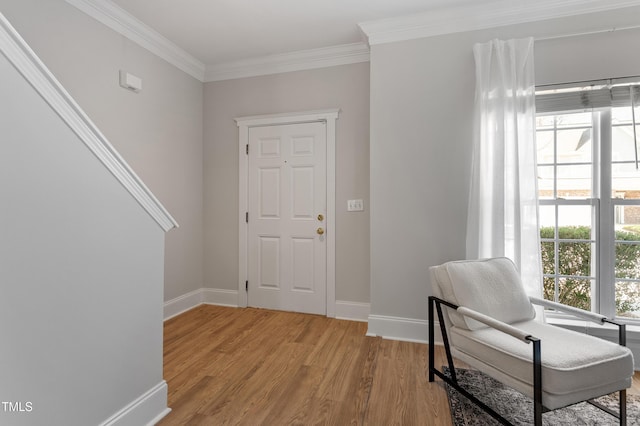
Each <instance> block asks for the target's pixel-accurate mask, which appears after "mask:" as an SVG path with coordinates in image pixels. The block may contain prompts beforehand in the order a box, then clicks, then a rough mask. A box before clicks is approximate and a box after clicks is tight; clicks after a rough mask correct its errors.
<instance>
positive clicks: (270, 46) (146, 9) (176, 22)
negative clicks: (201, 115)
mask: <svg viewBox="0 0 640 426" xmlns="http://www.w3.org/2000/svg"><path fill="white" fill-rule="evenodd" d="M113 2H114V3H116V4H117V5H118V6H120V7H121V8H122V9H124V10H126V11H127V12H129V13H130V14H131V15H133V16H134V17H136V18H137V19H139V20H140V21H142V22H144V23H145V24H146V25H148V26H149V27H151V28H152V29H154V30H156V31H157V32H158V33H160V34H161V35H163V36H164V37H166V38H167V39H169V40H171V41H172V42H173V43H175V44H177V45H178V46H179V47H181V48H182V49H184V50H185V51H187V52H189V53H190V54H191V55H193V56H194V57H196V58H197V59H198V60H200V61H201V62H203V63H204V64H206V65H208V66H212V65H214V66H215V65H220V64H225V63H229V62H237V61H241V60H246V59H250V58H255V57H263V56H268V55H274V54H283V53H289V52H296V51H302V50H308V49H318V48H324V47H330V46H336V45H343V44H350V43H358V42H363V41H364V38H363V36H362V34H361V32H360V30H359V28H358V23H360V22H365V21H372V20H378V19H382V18H389V17H398V16H403V15H408V14H414V13H416V12H425V11H429V10H432V9H437V8H442V7H445V6H446V7H448V8H450V7H452V6H456V5H464V4H470V3H477V2H478V0H320V1H317V0H316V1H311V0H156V1H151V0H113Z"/></svg>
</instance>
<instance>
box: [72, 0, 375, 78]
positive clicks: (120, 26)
mask: <svg viewBox="0 0 640 426" xmlns="http://www.w3.org/2000/svg"><path fill="white" fill-rule="evenodd" d="M66 1H67V3H69V4H71V5H72V6H74V7H76V8H78V9H79V10H81V11H82V12H84V13H86V14H87V15H89V16H91V17H92V18H94V19H96V20H97V21H99V22H101V23H102V24H104V25H106V26H107V27H109V28H111V29H112V30H113V31H115V32H116V33H118V34H121V35H123V36H125V37H126V38H128V39H129V40H131V41H132V42H134V43H137V44H138V45H140V46H141V47H143V48H145V49H147V50H148V51H149V52H151V53H153V54H154V55H157V56H159V57H160V58H162V59H164V60H165V61H167V62H169V63H170V64H172V65H173V66H175V67H176V68H178V69H180V70H182V71H184V72H186V73H187V74H189V75H190V76H192V77H194V78H196V79H198V80H199V81H201V82H210V81H221V80H230V79H234V78H244V77H253V76H259V75H268V74H278V73H283V72H290V71H301V70H308V69H315V68H324V67H332V66H336V65H347V64H355V63H358V62H368V61H369V46H368V45H367V44H366V43H350V44H342V45H337V46H329V47H321V48H317V49H308V50H301V51H297V52H288V53H282V54H276V55H267V56H260V57H255V58H249V59H244V60H240V61H234V62H227V63H222V64H209V65H206V64H204V63H203V62H202V61H200V60H199V59H197V58H196V57H194V56H193V55H191V54H190V53H188V52H187V51H185V50H184V49H182V48H181V47H179V46H178V45H176V44H175V43H173V42H172V41H171V40H169V39H167V38H166V37H164V36H163V35H161V34H160V33H159V32H157V31H156V30H154V29H153V28H151V27H149V26H148V25H146V24H145V23H144V22H142V21H140V20H139V19H138V18H136V17H135V16H133V15H131V14H130V13H129V12H127V11H126V10H124V9H123V8H121V7H120V6H118V5H117V4H116V3H114V2H113V1H111V0H66Z"/></svg>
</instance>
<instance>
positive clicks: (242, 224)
mask: <svg viewBox="0 0 640 426" xmlns="http://www.w3.org/2000/svg"><path fill="white" fill-rule="evenodd" d="M339 113H340V109H339V108H333V109H327V110H315V111H303V112H293V113H284V114H269V115H257V116H249V117H238V118H236V119H235V120H236V124H237V125H238V127H239V130H238V131H239V138H238V142H239V143H238V162H239V164H238V169H239V175H238V176H239V188H238V191H239V197H238V198H239V203H238V204H239V205H238V228H239V233H238V234H239V235H238V239H239V242H238V306H239V307H241V308H244V307H246V306H247V293H246V291H245V282H246V280H247V276H248V270H247V267H248V263H247V262H248V261H247V228H248V227H247V223H246V221H245V212H247V211H248V208H249V202H248V196H249V194H248V192H249V182H248V174H249V156H248V155H247V154H246V151H245V149H246V145H247V144H248V143H249V128H251V127H258V126H272V125H282V124H294V123H306V122H312V121H325V122H326V123H327V219H326V220H327V226H326V233H325V238H326V239H325V241H326V244H327V287H326V291H327V296H326V297H327V302H326V306H327V316H328V317H330V318H333V317H335V316H336V298H335V295H336V271H335V257H336V241H335V240H336V236H335V214H336V211H335V198H336V185H335V182H336V181H335V170H336V169H335V161H336V156H335V153H336V120H337V119H338V115H339Z"/></svg>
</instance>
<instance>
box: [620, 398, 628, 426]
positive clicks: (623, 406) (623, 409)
mask: <svg viewBox="0 0 640 426" xmlns="http://www.w3.org/2000/svg"><path fill="white" fill-rule="evenodd" d="M619 397H620V426H627V390H626V389H622V390H621V391H620V392H619Z"/></svg>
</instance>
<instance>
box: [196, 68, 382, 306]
mask: <svg viewBox="0 0 640 426" xmlns="http://www.w3.org/2000/svg"><path fill="white" fill-rule="evenodd" d="M204 96H205V102H204V103H205V107H204V111H205V112H204V117H205V127H204V194H205V195H204V211H205V250H204V257H205V262H204V263H205V286H206V287H210V288H217V289H229V290H236V289H237V288H238V128H237V126H236V123H235V122H234V118H235V117H240V116H248V115H259V114H273V113H282V112H295V111H305V110H316V109H325V108H334V107H338V108H340V109H341V110H342V112H341V113H340V116H339V118H338V121H337V138H336V218H335V219H336V299H337V300H344V301H352V302H365V303H366V302H369V211H370V209H369V202H368V201H369V64H368V63H360V64H354V65H344V66H338V67H331V68H323V69H317V70H311V71H299V72H291V73H284V74H278V75H269V76H262V77H252V78H243V79H237V80H228V81H220V82H213V83H207V84H205V95H204ZM352 198H362V199H364V202H365V211H364V212H347V211H346V210H347V200H348V199H352Z"/></svg>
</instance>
